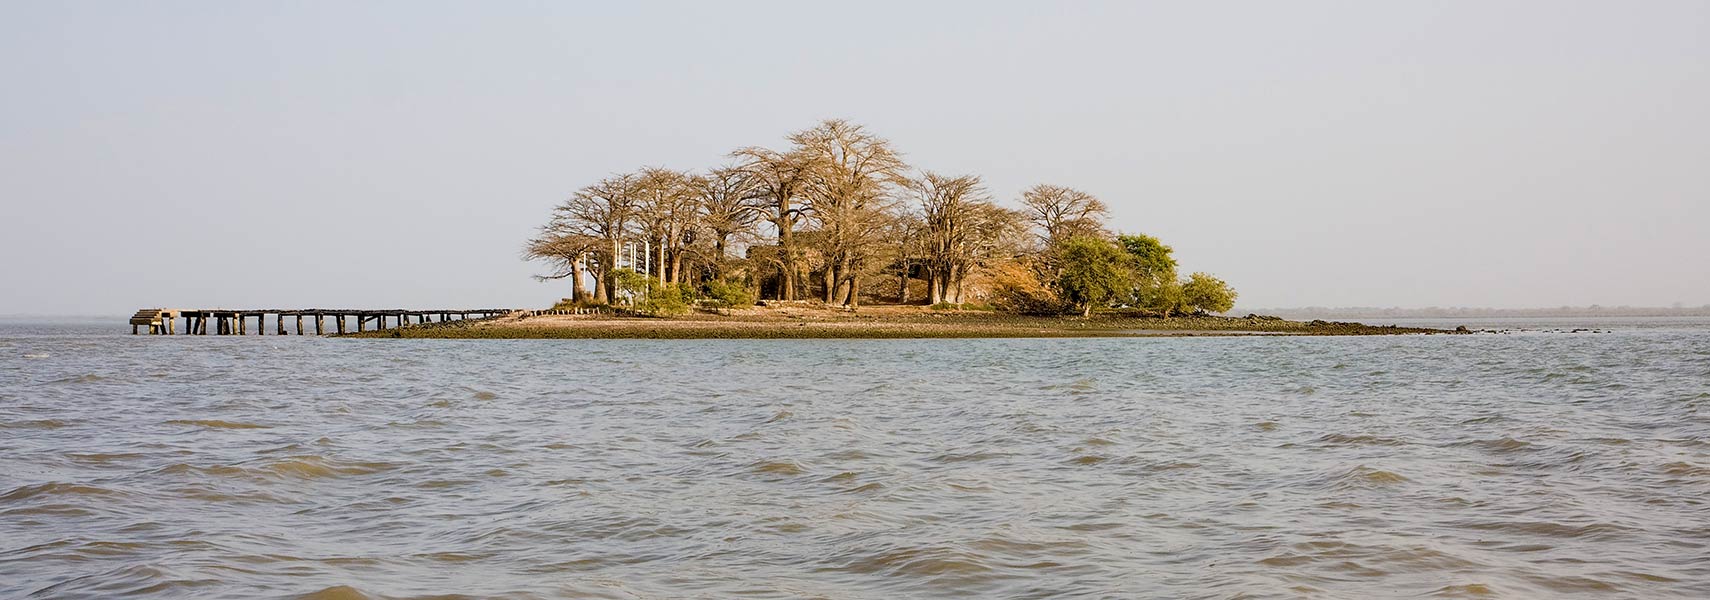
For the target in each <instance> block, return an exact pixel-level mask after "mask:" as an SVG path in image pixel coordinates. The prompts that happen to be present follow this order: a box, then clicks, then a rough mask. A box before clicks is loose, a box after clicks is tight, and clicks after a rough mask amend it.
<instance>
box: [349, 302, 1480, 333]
mask: <svg viewBox="0 0 1710 600" xmlns="http://www.w3.org/2000/svg"><path fill="white" fill-rule="evenodd" d="M1437 333H1453V332H1450V331H1445V330H1440V329H1422V328H1411V327H1374V326H1368V325H1362V324H1359V323H1333V322H1324V321H1311V322H1303V321H1288V320H1283V319H1278V318H1274V317H1257V318H1245V317H1216V316H1184V317H1170V318H1161V317H1147V316H1133V315H1122V314H1115V313H1111V314H1100V315H1095V316H1093V317H1092V318H1090V319H1082V318H1080V317H1041V316H1024V315H1009V314H1002V313H993V312H984V311H934V310H928V309H926V308H923V307H918V306H875V307H863V308H861V309H858V310H855V311H844V310H839V309H824V308H809V307H801V308H752V309H741V310H729V311H722V313H710V312H697V313H692V314H688V315H683V316H676V317H667V318H657V317H619V316H610V315H603V316H602V315H538V316H520V315H518V316H509V317H501V318H496V319H488V320H480V321H469V322H456V321H454V322H450V323H428V324H423V325H410V326H407V327H403V328H401V329H388V330H383V331H371V332H366V333H360V334H352V335H350V336H347V337H383V338H451V339H470V338H473V339H481V338H488V339H506V338H522V339H527V338H565V339H772V338H776V339H825V338H849V339H878V338H1030V337H1166V336H1232V335H1398V334H1437Z"/></svg>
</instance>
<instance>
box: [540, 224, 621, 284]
mask: <svg viewBox="0 0 1710 600" xmlns="http://www.w3.org/2000/svg"><path fill="white" fill-rule="evenodd" d="M571 229H572V228H571V227H569V226H568V224H567V223H564V222H562V221H559V220H557V219H554V220H553V221H552V222H550V223H547V224H546V225H545V226H544V227H541V231H540V235H539V236H538V237H535V238H534V239H531V240H529V241H528V243H527V244H525V245H524V246H523V258H524V259H526V260H545V261H548V262H549V263H550V264H552V266H553V272H552V274H549V275H536V276H535V279H537V280H540V281H549V280H553V279H563V278H566V277H568V278H570V299H571V300H573V301H576V302H587V301H589V300H594V301H596V302H605V294H604V288H603V287H602V288H601V289H600V292H601V293H600V294H599V297H598V298H597V299H593V298H590V297H589V294H588V289H587V284H586V283H583V281H582V275H583V272H584V271H583V269H584V266H585V264H586V261H587V257H588V254H589V253H590V252H593V251H595V250H597V249H598V248H599V247H600V240H599V239H597V238H592V237H588V236H586V235H580V234H577V233H572V232H570V230H571Z"/></svg>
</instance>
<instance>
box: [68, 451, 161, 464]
mask: <svg viewBox="0 0 1710 600" xmlns="http://www.w3.org/2000/svg"><path fill="white" fill-rule="evenodd" d="M65 457H66V458H69V459H71V460H72V461H73V462H80V463H86V464H94V465H105V464H110V463H115V462H119V461H125V460H131V459H133V458H142V457H143V455H141V454H137V453H134V452H68V453H66V455H65Z"/></svg>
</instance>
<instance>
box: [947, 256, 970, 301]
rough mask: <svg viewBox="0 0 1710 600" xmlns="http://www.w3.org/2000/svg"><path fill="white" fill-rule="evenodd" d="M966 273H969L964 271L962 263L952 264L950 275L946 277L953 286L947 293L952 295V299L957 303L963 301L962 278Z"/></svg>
mask: <svg viewBox="0 0 1710 600" xmlns="http://www.w3.org/2000/svg"><path fill="white" fill-rule="evenodd" d="M965 275H967V274H966V273H964V272H962V266H961V265H950V276H949V277H947V278H946V279H949V280H950V283H949V285H950V287H951V290H950V291H949V292H948V293H947V295H949V296H950V301H951V302H953V303H956V304H961V303H962V278H963V277H964V276H965Z"/></svg>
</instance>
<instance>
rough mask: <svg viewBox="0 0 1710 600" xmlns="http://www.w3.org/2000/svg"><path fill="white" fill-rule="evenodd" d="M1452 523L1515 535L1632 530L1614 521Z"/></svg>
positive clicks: (1583, 535)
mask: <svg viewBox="0 0 1710 600" xmlns="http://www.w3.org/2000/svg"><path fill="white" fill-rule="evenodd" d="M1452 525H1453V526H1455V527H1459V528H1463V529H1472V530H1475V531H1494V532H1498V533H1505V534H1509V535H1515V536H1522V535H1532V536H1543V537H1552V538H1568V539H1600V538H1608V537H1618V536H1621V535H1625V534H1626V533H1628V532H1629V531H1631V530H1630V529H1629V528H1627V527H1623V526H1621V525H1616V524H1614V523H1587V524H1585V525H1569V524H1565V523H1555V522H1551V521H1466V522H1461V523H1453V524H1452Z"/></svg>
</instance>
